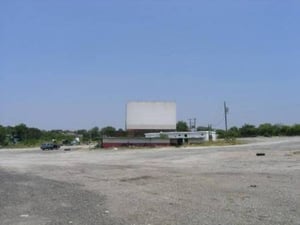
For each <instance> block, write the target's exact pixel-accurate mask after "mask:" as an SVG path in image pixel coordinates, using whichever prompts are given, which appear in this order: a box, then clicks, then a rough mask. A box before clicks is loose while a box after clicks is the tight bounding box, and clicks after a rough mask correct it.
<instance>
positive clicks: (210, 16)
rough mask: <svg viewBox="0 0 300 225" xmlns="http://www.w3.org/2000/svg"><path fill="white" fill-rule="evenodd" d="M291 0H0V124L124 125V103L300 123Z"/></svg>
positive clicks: (299, 60) (233, 120)
mask: <svg viewBox="0 0 300 225" xmlns="http://www.w3.org/2000/svg"><path fill="white" fill-rule="evenodd" d="M299 12H300V2H299V1H297V0H295V1H289V0H287V1H280V0H232V1H231V0H227V1H224V0H220V1H217V0H216V1H211V0H207V1H201V0H188V1H186V0H185V1H184V0H126V1H124V0H118V1H117V0H97V1H96V0H95V1H92V0H89V1H87V0H72V1H71V0H48V1H47V0H43V1H39V0H18V1H15V0H1V1H0V103H1V104H0V124H2V125H15V124H18V123H25V124H27V125H28V126H34V127H38V128H42V129H79V128H91V127H93V126H99V127H103V126H106V125H112V126H115V127H117V128H119V127H120V128H124V125H125V105H126V103H127V102H128V101H131V100H142V101H147V100H157V101H160V100H162V101H176V103H177V119H178V120H187V119H189V118H197V123H198V125H207V124H208V123H210V124H213V125H214V126H217V127H224V125H223V101H224V100H226V101H227V104H228V106H229V108H230V113H229V118H228V121H229V126H235V125H236V126H240V125H242V124H244V123H251V124H255V125H257V124H260V123H263V122H270V123H285V124H294V123H299V122H300V119H299V118H300V94H299V92H300V90H299V86H300V74H299V71H300V70H299V69H300V26H299V23H300V13H299Z"/></svg>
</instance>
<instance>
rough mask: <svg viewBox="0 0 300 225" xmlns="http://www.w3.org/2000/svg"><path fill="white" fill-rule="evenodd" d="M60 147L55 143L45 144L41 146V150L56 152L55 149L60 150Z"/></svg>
mask: <svg viewBox="0 0 300 225" xmlns="http://www.w3.org/2000/svg"><path fill="white" fill-rule="evenodd" d="M59 148H60V146H59V145H58V144H55V143H44V144H42V145H41V149H42V150H43V151H44V150H54V149H59Z"/></svg>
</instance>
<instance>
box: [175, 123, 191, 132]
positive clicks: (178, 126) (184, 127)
mask: <svg viewBox="0 0 300 225" xmlns="http://www.w3.org/2000/svg"><path fill="white" fill-rule="evenodd" d="M176 130H177V131H188V130H189V127H188V125H187V123H186V122H184V121H178V122H177V124H176Z"/></svg>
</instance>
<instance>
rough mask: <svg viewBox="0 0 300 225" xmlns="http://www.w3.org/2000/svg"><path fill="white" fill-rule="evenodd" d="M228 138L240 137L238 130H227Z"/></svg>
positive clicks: (232, 128)
mask: <svg viewBox="0 0 300 225" xmlns="http://www.w3.org/2000/svg"><path fill="white" fill-rule="evenodd" d="M228 136H229V137H235V138H237V137H240V131H239V128H237V127H231V128H230V129H229V130H228Z"/></svg>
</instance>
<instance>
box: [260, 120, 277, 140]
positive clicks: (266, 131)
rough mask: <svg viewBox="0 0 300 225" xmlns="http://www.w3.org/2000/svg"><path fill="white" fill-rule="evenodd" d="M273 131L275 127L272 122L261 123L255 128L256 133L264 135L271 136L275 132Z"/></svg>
mask: <svg viewBox="0 0 300 225" xmlns="http://www.w3.org/2000/svg"><path fill="white" fill-rule="evenodd" d="M274 131H275V129H274V127H273V126H272V124H270V123H264V124H261V125H259V127H258V128H257V133H258V135H261V136H265V137H271V136H273V135H274V133H275V132H274Z"/></svg>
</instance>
